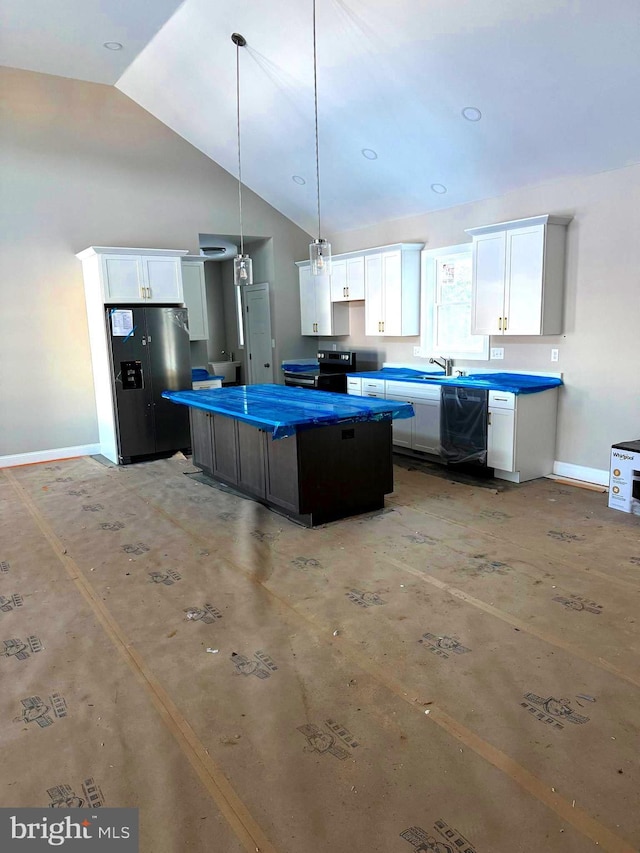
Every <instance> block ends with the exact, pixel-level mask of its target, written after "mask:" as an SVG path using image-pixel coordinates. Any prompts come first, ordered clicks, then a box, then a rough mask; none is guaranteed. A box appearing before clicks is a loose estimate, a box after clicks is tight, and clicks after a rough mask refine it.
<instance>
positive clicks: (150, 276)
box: [142, 255, 184, 303]
mask: <svg viewBox="0 0 640 853" xmlns="http://www.w3.org/2000/svg"><path fill="white" fill-rule="evenodd" d="M142 268H143V275H144V279H145V280H144V282H143V284H144V286H145V287H146V288H147V291H146V297H147V301H152V302H172V303H175V302H183V301H184V297H183V292H182V268H181V264H180V258H163V257H153V256H151V257H145V256H144V255H143V256H142Z"/></svg>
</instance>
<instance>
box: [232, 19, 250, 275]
mask: <svg viewBox="0 0 640 853" xmlns="http://www.w3.org/2000/svg"><path fill="white" fill-rule="evenodd" d="M231 41H232V42H233V43H234V44H235V46H236V104H237V119H238V206H239V208H240V254H238V255H236V257H235V258H234V259H233V282H234V284H235V285H237V286H240V285H244V284H253V263H252V261H251V258H250V257H249V255H245V253H244V234H243V232H242V158H241V156H240V48H241V47H244V46H245V45H246V43H247V40H246V39H245V37H244V36H242V35H240V33H233V34H232V35H231Z"/></svg>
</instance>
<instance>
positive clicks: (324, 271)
mask: <svg viewBox="0 0 640 853" xmlns="http://www.w3.org/2000/svg"><path fill="white" fill-rule="evenodd" d="M309 258H310V259H311V275H331V243H328V242H327V241H326V240H323V239H322V238H321V237H319V238H318V239H317V240H314V241H313V242H312V243H309Z"/></svg>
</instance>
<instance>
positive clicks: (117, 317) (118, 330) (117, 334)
mask: <svg viewBox="0 0 640 853" xmlns="http://www.w3.org/2000/svg"><path fill="white" fill-rule="evenodd" d="M132 331H133V311H121V310H118V311H116V310H115V309H114V310H113V311H112V312H111V334H112V336H113V337H114V338H125V337H126V336H127V335H130V334H131V332H132Z"/></svg>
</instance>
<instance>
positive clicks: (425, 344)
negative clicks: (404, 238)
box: [421, 243, 489, 360]
mask: <svg viewBox="0 0 640 853" xmlns="http://www.w3.org/2000/svg"><path fill="white" fill-rule="evenodd" d="M421 329H422V341H421V343H422V351H423V354H424V355H425V356H427V357H429V356H445V357H447V358H466V359H470V360H474V359H478V360H480V359H488V357H489V337H488V335H472V334H471V244H470V243H462V244H461V245H458V246H447V247H445V248H443V249H430V250H428V251H424V252H422V324H421Z"/></svg>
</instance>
